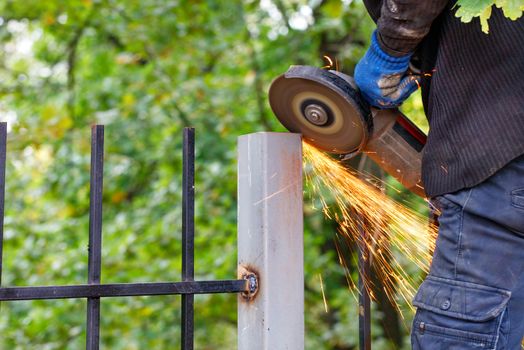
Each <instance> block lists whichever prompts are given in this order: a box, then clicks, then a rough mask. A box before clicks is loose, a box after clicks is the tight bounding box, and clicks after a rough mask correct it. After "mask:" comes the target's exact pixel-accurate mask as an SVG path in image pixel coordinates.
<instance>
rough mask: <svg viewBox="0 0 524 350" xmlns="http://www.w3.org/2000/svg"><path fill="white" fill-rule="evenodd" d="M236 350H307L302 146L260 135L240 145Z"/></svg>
mask: <svg viewBox="0 0 524 350" xmlns="http://www.w3.org/2000/svg"><path fill="white" fill-rule="evenodd" d="M238 153H239V156H238V264H239V271H238V274H239V277H241V278H248V279H249V276H256V277H257V280H258V289H256V290H254V292H253V293H252V294H244V295H243V296H242V297H240V298H239V303H238V350H284V349H286V350H303V349H304V262H303V236H304V231H303V211H302V204H303V198H302V143H301V138H300V135H298V134H289V133H256V134H249V135H244V136H241V137H240V138H239V141H238Z"/></svg>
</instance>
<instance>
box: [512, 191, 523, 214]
mask: <svg viewBox="0 0 524 350" xmlns="http://www.w3.org/2000/svg"><path fill="white" fill-rule="evenodd" d="M511 205H513V206H514V207H515V208H519V209H524V188H521V189H518V190H513V191H511Z"/></svg>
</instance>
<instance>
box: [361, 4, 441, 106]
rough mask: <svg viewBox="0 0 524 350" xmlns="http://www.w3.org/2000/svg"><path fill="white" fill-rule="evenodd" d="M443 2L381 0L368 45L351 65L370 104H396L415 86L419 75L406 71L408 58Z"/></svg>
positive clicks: (439, 10) (426, 31) (425, 33)
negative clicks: (374, 29)
mask: <svg viewBox="0 0 524 350" xmlns="http://www.w3.org/2000/svg"><path fill="white" fill-rule="evenodd" d="M368 2H370V1H369V0H368ZM447 3H448V0H384V1H383V4H382V7H381V9H380V17H379V18H378V21H377V30H376V31H375V32H374V33H373V36H372V39H371V46H370V47H369V49H368V51H367V52H366V55H365V56H364V57H363V58H362V59H361V60H360V62H359V63H358V64H357V66H356V67H355V82H356V83H357V85H358V87H359V88H360V91H361V93H362V96H363V97H364V99H366V101H368V102H369V103H370V104H371V105H373V106H375V107H379V108H393V107H398V106H399V105H400V104H401V103H402V102H404V100H405V99H406V98H408V97H409V95H411V93H412V92H413V91H415V90H416V89H417V87H418V79H419V77H417V76H415V75H407V74H406V73H407V71H408V67H409V61H410V59H411V56H412V55H413V51H414V50H415V48H416V46H417V45H418V44H419V43H420V41H422V39H423V38H424V37H425V36H426V35H427V33H428V32H429V28H430V27H431V23H432V22H433V20H434V19H435V18H436V17H437V16H438V15H439V14H440V12H441V11H442V10H443V9H444V7H445V6H446V4H447Z"/></svg>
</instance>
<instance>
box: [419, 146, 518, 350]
mask: <svg viewBox="0 0 524 350" xmlns="http://www.w3.org/2000/svg"><path fill="white" fill-rule="evenodd" d="M435 201H436V202H437V205H438V206H440V209H441V211H442V214H441V215H440V217H439V224H440V228H439V236H438V239H437V246H436V250H435V254H434V257H433V262H432V264H431V271H430V274H429V275H428V277H427V278H426V280H425V281H424V283H423V284H422V286H421V287H420V289H419V291H418V293H417V296H416V297H415V299H414V302H413V303H414V305H415V306H416V307H417V314H416V316H415V319H414V322H413V329H412V337H411V339H412V346H413V349H416V350H418V349H422V350H433V349H445V350H455V349H456V350H458V349H479V348H480V349H510V350H517V349H520V342H521V340H522V337H523V336H524V156H523V157H520V158H518V159H516V160H514V161H513V162H511V163H510V164H508V165H507V166H506V167H504V168H503V169H502V170H500V171H499V172H497V173H496V174H495V175H493V176H492V177H491V178H489V179H488V180H486V181H485V182H483V183H482V184H480V185H478V186H475V187H474V188H471V189H467V190H462V191H459V192H456V193H452V194H447V195H444V196H440V197H437V198H436V199H435Z"/></svg>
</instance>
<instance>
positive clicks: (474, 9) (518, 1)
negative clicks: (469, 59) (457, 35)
mask: <svg viewBox="0 0 524 350" xmlns="http://www.w3.org/2000/svg"><path fill="white" fill-rule="evenodd" d="M493 5H495V6H497V7H498V8H501V9H502V10H503V11H504V15H505V16H506V17H507V18H509V19H511V20H516V19H518V18H520V17H521V16H522V13H523V11H524V0H458V1H457V4H456V6H457V7H458V9H457V12H456V16H457V17H459V18H460V19H461V21H462V22H464V23H469V22H471V20H472V19H473V18H475V17H478V18H479V19H480V25H481V28H482V31H483V32H484V33H488V32H489V24H488V19H489V18H490V17H491V12H492V11H491V10H492V7H493Z"/></svg>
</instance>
